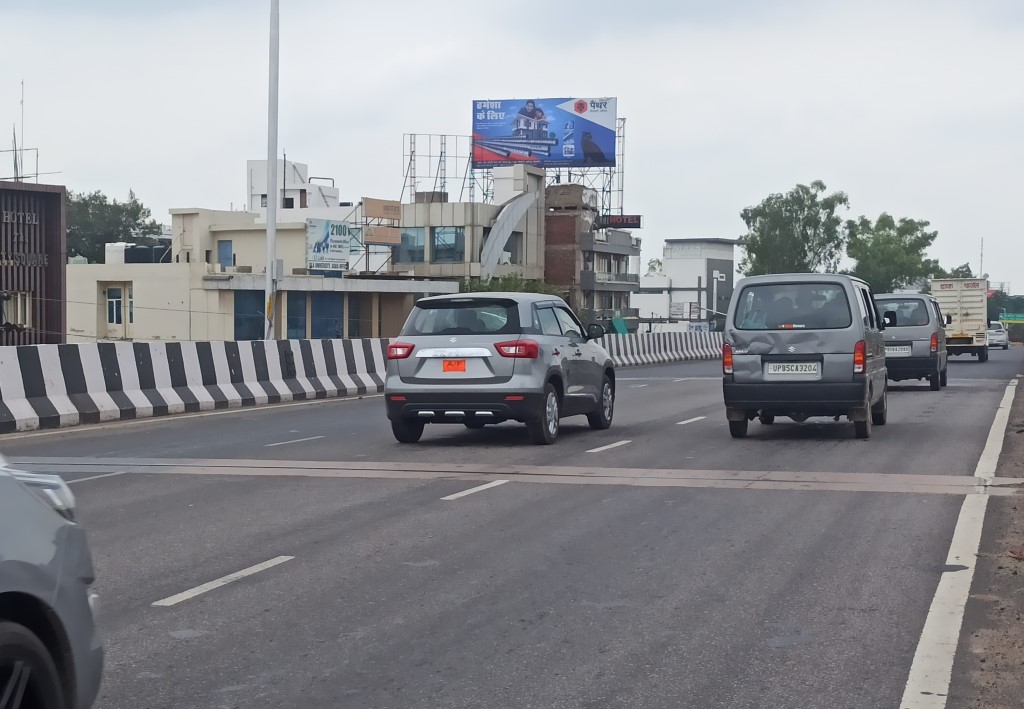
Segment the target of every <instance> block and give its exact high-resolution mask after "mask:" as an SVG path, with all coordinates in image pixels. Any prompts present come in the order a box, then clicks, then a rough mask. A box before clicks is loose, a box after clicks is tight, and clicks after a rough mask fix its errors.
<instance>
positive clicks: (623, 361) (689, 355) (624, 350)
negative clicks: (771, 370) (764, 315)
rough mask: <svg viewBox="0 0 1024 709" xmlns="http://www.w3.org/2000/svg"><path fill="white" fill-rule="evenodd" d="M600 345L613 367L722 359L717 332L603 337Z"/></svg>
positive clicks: (651, 333) (720, 340) (719, 337)
mask: <svg viewBox="0 0 1024 709" xmlns="http://www.w3.org/2000/svg"><path fill="white" fill-rule="evenodd" d="M601 344H602V345H604V347H605V349H607V350H608V353H609V354H610V355H611V356H612V361H613V362H614V363H615V366H616V367H636V366H640V365H644V364H666V363H668V362H683V361H687V360H700V359H717V358H719V357H721V356H722V333H720V332H643V333H632V334H629V335H606V336H605V337H604V338H602V340H601Z"/></svg>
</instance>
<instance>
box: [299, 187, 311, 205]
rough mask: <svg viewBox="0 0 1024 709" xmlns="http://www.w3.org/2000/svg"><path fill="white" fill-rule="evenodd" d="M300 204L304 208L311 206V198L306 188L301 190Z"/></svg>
mask: <svg viewBox="0 0 1024 709" xmlns="http://www.w3.org/2000/svg"><path fill="white" fill-rule="evenodd" d="M299 206H300V207H302V208H303V209H305V208H306V207H308V206H309V199H308V198H307V196H306V190H299Z"/></svg>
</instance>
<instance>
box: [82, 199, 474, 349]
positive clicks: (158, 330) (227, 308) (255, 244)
mask: <svg viewBox="0 0 1024 709" xmlns="http://www.w3.org/2000/svg"><path fill="white" fill-rule="evenodd" d="M291 219H292V217H291V215H290V214H289V212H287V211H286V212H284V213H283V214H282V220H284V221H280V222H279V223H278V225H277V258H278V264H279V266H278V268H277V270H278V280H277V289H278V299H277V303H276V308H275V310H274V313H275V318H274V333H275V336H276V337H279V338H285V337H287V338H292V339H299V338H317V339H318V338H336V337H391V336H395V335H397V334H398V331H399V329H400V328H401V326H402V324H403V323H404V322H405V318H406V317H407V315H408V313H409V311H410V310H411V308H412V305H413V303H414V301H415V299H416V298H417V297H418V296H422V295H424V294H440V293H455V292H458V290H459V284H458V282H455V281H433V282H428V281H426V280H423V279H417V278H412V277H406V276H400V275H396V274H394V273H382V274H380V275H369V274H358V275H355V276H351V275H350V274H340V273H339V274H336V275H317V274H310V273H309V271H308V268H307V265H308V260H307V223H306V221H305V220H300V221H292V220H291ZM169 261H170V262H169V263H168V262H165V263H152V262H149V263H103V264H69V265H68V266H67V281H68V325H67V333H68V340H69V341H71V342H76V341H95V340H251V339H260V338H262V337H263V334H264V327H265V324H266V319H265V315H264V313H265V312H266V307H265V304H264V283H265V269H266V223H265V220H261V218H260V215H259V214H255V213H251V212H232V211H216V210H209V209H173V210H171V244H170V258H169Z"/></svg>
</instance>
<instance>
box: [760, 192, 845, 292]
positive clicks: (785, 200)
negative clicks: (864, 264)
mask: <svg viewBox="0 0 1024 709" xmlns="http://www.w3.org/2000/svg"><path fill="white" fill-rule="evenodd" d="M827 189H828V188H827V187H825V183H823V182H821V181H820V180H816V181H814V182H812V183H811V184H810V185H797V186H796V187H794V188H793V189H791V190H790V191H789V192H787V193H786V194H771V195H768V197H766V198H765V199H764V200H763V201H762V202H761V203H760V204H758V205H757V206H754V207H747V208H746V209H744V210H743V211H742V212H740V217H741V218H742V219H743V222H744V223H745V224H746V225H747V233H746V235H745V236H743V237H741V239H740V244H741V245H742V246H743V249H744V255H743V259H742V261H740V270H741V271H742V272H743V274H744V275H747V276H758V275H762V274H766V273H810V272H815V271H822V270H824V271H835V270H836V269H837V268H838V267H839V260H840V259H841V258H842V255H843V246H844V244H845V243H846V233H845V231H844V230H843V224H842V219H841V218H840V217H839V216H838V215H837V214H836V212H837V211H838V210H839V209H840V208H842V207H848V206H849V199H848V198H847V196H846V193H844V192H833V193H832V194H826V190H827Z"/></svg>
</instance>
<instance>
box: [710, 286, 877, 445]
mask: <svg viewBox="0 0 1024 709" xmlns="http://www.w3.org/2000/svg"><path fill="white" fill-rule="evenodd" d="M884 329H885V323H884V322H883V321H882V318H881V316H880V315H879V313H878V310H877V309H876V308H875V301H874V297H873V295H872V293H871V288H870V287H869V286H868V284H867V283H865V282H864V281H862V280H860V279H857V278H852V277H850V276H843V275H836V274H820V273H797V274H778V275H769V276H754V277H752V278H744V279H742V280H740V282H739V283H737V284H736V289H735V291H734V292H733V295H732V299H731V300H730V302H729V312H728V314H727V317H726V322H725V337H724V345H723V351H722V371H723V379H724V381H723V390H724V394H725V411H726V417H727V418H728V420H729V432H730V433H731V434H732V436H733V437H734V438H743V437H744V436H746V435H747V423H748V422H749V421H752V420H754V419H755V418H757V419H760V421H761V423H762V424H765V425H769V424H772V423H774V422H775V417H776V416H788V417H790V418H791V419H793V420H794V421H797V422H802V421H806V420H807V419H808V418H810V417H811V416H830V417H835V419H836V420H837V421H838V420H839V418H840V417H842V416H846V417H847V418H848V419H849V420H851V421H853V424H854V428H855V431H856V434H857V437H858V438H868V437H870V436H871V427H872V425H878V426H882V425H885V422H886V416H887V401H886V370H885V344H884V341H883V339H882V337H883V336H882V331H883V330H884Z"/></svg>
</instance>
